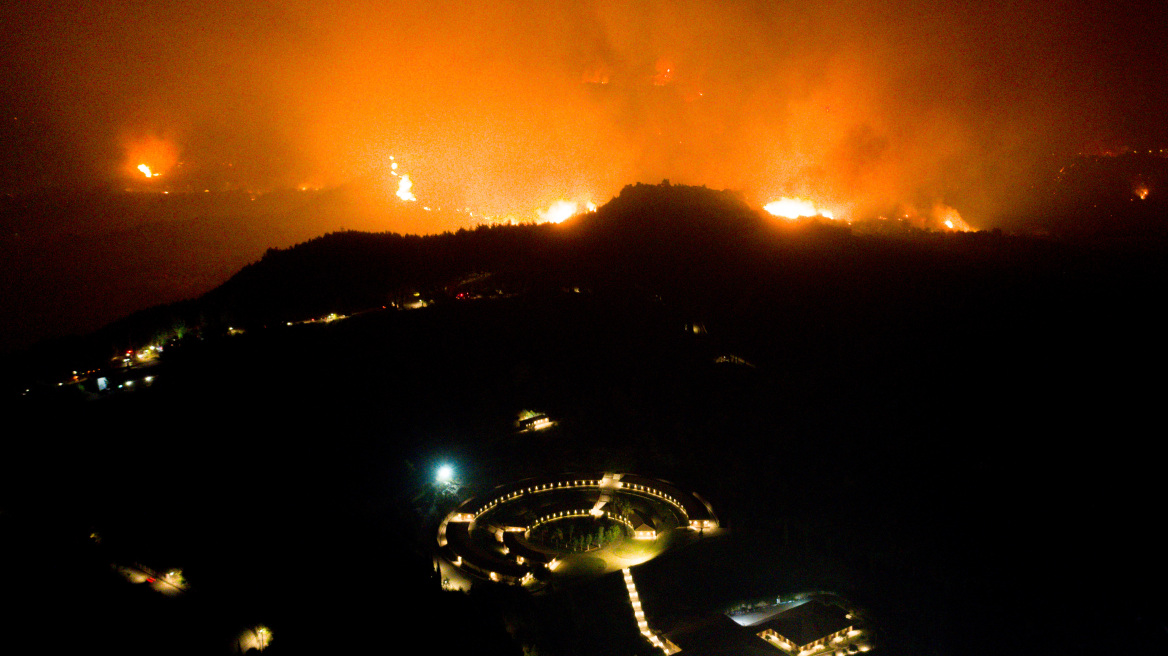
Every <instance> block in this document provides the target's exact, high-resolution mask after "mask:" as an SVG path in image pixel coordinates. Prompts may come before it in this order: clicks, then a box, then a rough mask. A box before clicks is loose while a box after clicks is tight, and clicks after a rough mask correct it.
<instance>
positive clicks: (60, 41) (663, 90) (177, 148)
mask: <svg viewBox="0 0 1168 656" xmlns="http://www.w3.org/2000/svg"><path fill="white" fill-rule="evenodd" d="M8 4H10V5H12V6H8V7H6V8H4V9H2V10H0V11H2V12H3V16H2V18H3V24H4V25H6V26H9V27H8V28H7V29H6V30H4V34H3V35H0V39H2V41H0V44H2V48H3V50H2V52H3V58H2V61H3V65H4V69H3V81H4V84H3V85H0V89H2V90H0V94H2V95H0V101H2V105H3V107H4V109H5V110H6V112H7V113H6V115H5V116H4V121H3V122H0V125H3V127H0V137H3V138H2V139H0V143H3V144H4V146H3V147H2V148H3V152H2V153H0V156H2V157H3V159H2V161H0V164H3V167H2V170H3V173H2V174H0V176H2V177H0V183H2V184H3V186H4V188H5V189H8V190H20V189H24V188H29V187H37V186H68V185H71V184H88V183H92V182H94V181H102V180H110V179H114V180H117V179H120V178H123V177H124V178H127V179H129V178H134V177H137V178H139V180H138V183H139V184H144V183H146V182H149V183H151V184H155V185H163V184H166V185H172V186H174V188H189V189H193V190H202V189H204V188H207V189H212V190H218V189H227V188H236V189H249V190H259V191H262V190H266V189H274V188H280V187H299V186H307V187H309V188H329V187H332V186H335V185H339V184H343V183H348V182H352V181H354V180H371V179H372V180H380V179H382V178H388V177H389V176H388V175H387V173H388V171H389V167H388V164H387V163H388V162H389V159H388V158H389V156H390V155H394V156H396V160H395V161H396V162H400V163H401V165H402V168H403V170H404V171H405V172H408V174H409V175H410V179H411V181H412V183H413V188H412V192H413V193H414V194H415V195H416V196H417V198H418V199H419V202H420V203H423V204H428V205H432V206H435V207H438V206H443V205H445V206H448V207H455V206H457V207H472V208H474V209H475V210H476V211H477V212H485V213H499V214H505V213H512V212H517V211H522V212H526V213H527V214H528V215H532V214H534V212H535V210H536V209H537V208H545V209H546V208H549V207H551V206H552V204H553V203H555V202H557V201H560V200H569V201H573V202H579V203H583V202H586V201H589V200H591V201H597V202H603V201H604V200H606V199H607V198H609V197H611V196H613V195H615V194H616V193H618V192H619V190H620V188H621V187H622V186H624V185H625V184H629V183H632V182H636V181H649V182H656V181H660V180H661V179H664V178H669V179H671V180H673V181H674V182H681V183H687V184H705V185H708V186H710V187H715V188H731V189H737V190H741V191H744V192H745V193H746V194H747V195H748V197H750V198H752V199H753V200H755V201H757V202H758V204H759V205H760V206H761V205H762V204H765V203H767V202H771V201H774V200H777V199H779V198H780V197H783V196H788V197H799V198H808V199H812V200H813V201H814V202H815V203H816V204H817V205H820V204H822V205H825V206H828V207H831V208H832V211H833V212H835V213H836V214H842V215H852V216H858V215H868V214H870V215H873V216H874V215H876V214H878V213H881V212H885V211H887V210H888V209H889V208H891V207H895V206H899V205H904V204H909V205H915V206H918V207H929V206H933V205H934V204H937V203H944V204H946V205H947V206H952V207H955V208H958V209H959V210H960V212H961V214H962V215H963V216H966V217H973V219H976V220H977V222H978V223H980V224H982V225H985V224H988V223H992V222H994V221H996V220H999V219H1001V218H1002V217H1003V216H1006V215H1007V214H1009V212H1010V211H1014V210H1016V209H1017V208H1018V207H1019V205H1020V204H1025V203H1026V202H1027V191H1026V189H1027V186H1026V184H1025V180H1026V176H1028V175H1030V172H1031V170H1032V169H1033V167H1034V165H1035V159H1036V158H1037V157H1042V156H1047V155H1049V154H1050V153H1051V152H1058V153H1068V152H1075V151H1076V150H1078V149H1081V148H1082V147H1083V144H1086V143H1097V142H1104V141H1106V142H1116V143H1126V142H1129V141H1139V140H1144V141H1154V140H1160V141H1161V142H1168V138H1166V137H1168V133H1166V132H1165V131H1166V130H1168V128H1166V127H1165V122H1164V121H1163V120H1162V108H1163V107H1164V106H1166V105H1168V102H1165V101H1168V91H1165V89H1164V85H1162V84H1161V81H1162V80H1163V79H1165V75H1164V74H1165V72H1168V71H1166V69H1168V64H1166V63H1165V58H1164V57H1163V56H1162V50H1161V48H1162V46H1161V45H1160V44H1161V43H1163V39H1162V37H1163V34H1162V32H1163V31H1164V30H1165V27H1164V25H1166V24H1168V21H1165V20H1164V19H1165V18H1166V17H1165V15H1164V14H1165V10H1164V9H1157V8H1149V7H1148V6H1145V5H1137V4H1134V3H1133V4H1126V5H1125V4H1122V3H1120V4H1116V3H1107V4H1106V6H1103V5H1102V4H1100V3H1088V2H1069V1H1055V2H1043V3H1012V4H1010V5H1008V6H1006V5H1002V6H987V5H986V4H985V3H982V2H973V1H972V0H969V1H961V2H956V1H954V2H939V1H936V2H930V1H927V0H896V1H893V2H891V3H890V2H885V1H880V2H876V1H875V0H861V1H860V2H855V1H854V0H847V1H843V0H828V1H826V2H822V1H817V2H790V3H773V2H762V1H749V0H748V1H744V2H740V3H725V2H715V1H713V0H692V1H688V2H672V1H665V0H646V1H644V2H637V3H612V2H601V1H596V0H594V1H585V2H567V1H564V0H551V1H541V2H535V1H525V2H499V1H494V2H480V1H477V0H472V1H469V2H461V1H460V2H449V1H445V2H444V1H438V2H424V3H419V2H374V1H372V0H356V1H354V2H345V3H320V2H308V1H307V0H291V1H288V2H281V3H271V2H255V1H231V2H229V1H227V0H199V1H194V0H169V1H160V2H151V3H93V2H81V1H79V0H74V1H65V2H47V1H45V0H31V1H29V2H24V3H8ZM138 165H146V166H148V167H150V168H151V170H152V171H154V172H156V173H159V174H160V175H159V177H158V178H157V179H150V180H148V181H147V180H146V179H145V178H144V176H142V175H141V174H139V173H137V167H138ZM398 184H399V182H398V181H397V180H394V181H393V189H396V188H397V185H398ZM391 192H392V190H391ZM971 220H972V219H971ZM388 227H390V228H392V226H388Z"/></svg>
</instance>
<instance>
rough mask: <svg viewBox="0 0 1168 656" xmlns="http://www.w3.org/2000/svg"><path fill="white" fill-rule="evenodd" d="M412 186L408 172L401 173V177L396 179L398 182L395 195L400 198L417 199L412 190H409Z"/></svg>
mask: <svg viewBox="0 0 1168 656" xmlns="http://www.w3.org/2000/svg"><path fill="white" fill-rule="evenodd" d="M413 186H414V183H413V182H411V181H410V176H409V175H408V174H407V175H403V176H402V177H401V180H400V181H398V183H397V197H398V198H400V199H402V200H413V201H416V200H418V199H417V198H415V197H414V194H413V193H412V192H410V189H411V188H412V187H413Z"/></svg>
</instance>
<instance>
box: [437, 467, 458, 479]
mask: <svg viewBox="0 0 1168 656" xmlns="http://www.w3.org/2000/svg"><path fill="white" fill-rule="evenodd" d="M453 478H454V468H453V467H451V466H450V465H442V466H441V467H439V468H438V482H439V483H449V482H450V481H451V479H453Z"/></svg>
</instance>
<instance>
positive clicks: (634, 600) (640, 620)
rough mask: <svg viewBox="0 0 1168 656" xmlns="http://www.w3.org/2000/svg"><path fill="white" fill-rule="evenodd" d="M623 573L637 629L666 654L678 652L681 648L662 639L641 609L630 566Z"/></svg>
mask: <svg viewBox="0 0 1168 656" xmlns="http://www.w3.org/2000/svg"><path fill="white" fill-rule="evenodd" d="M621 573H622V574H624V575H625V589H627V590H628V591H629V603H631V604H632V605H633V616H634V617H636V618H637V629H638V630H640V632H641V635H643V636H645V637H646V638H648V639H649V642H651V643H653V646H654V647H657V648H658V649H660V650H661V651H663V652H665V654H666V656H668V655H669V654H676V653H677V652H679V651H681V649H680V648H679V647H678V646H677V645H675V644H673V643H672V642H669V641H668V640H665V641H662V640H661V637H660V636H658V635H657V633H656V632H655V631H653V630H652V629H650V628H649V622H648V620H646V619H645V611H644V610H642V609H641V597H640V595H638V594H637V586H636V585H635V584H634V583H633V573H632V571H630V570H629V568H627V567H626V568H624V569H622V570H621Z"/></svg>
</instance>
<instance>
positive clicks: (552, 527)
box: [438, 472, 718, 585]
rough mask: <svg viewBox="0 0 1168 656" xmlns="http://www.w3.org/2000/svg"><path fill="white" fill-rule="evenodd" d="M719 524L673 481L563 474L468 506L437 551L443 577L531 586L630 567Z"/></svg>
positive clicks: (446, 529) (441, 535)
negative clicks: (557, 578)
mask: <svg viewBox="0 0 1168 656" xmlns="http://www.w3.org/2000/svg"><path fill="white" fill-rule="evenodd" d="M717 528H718V519H717V517H716V516H715V514H714V512H713V509H712V508H711V507H710V505H709V504H708V503H706V502H705V501H704V500H703V499H701V498H700V497H699V496H697V495H696V494H694V493H691V492H685V491H683V490H681V489H679V488H677V487H676V486H674V485H673V484H671V483H668V482H666V481H662V480H658V479H654V478H648V477H645V476H637V475H635V474H619V473H597V472H591V473H584V474H561V475H558V476H546V477H540V478H532V479H526V480H522V481H518V482H516V483H512V484H510V485H503V486H500V487H497V488H495V489H494V490H492V491H491V493H490V494H489V495H487V496H486V497H481V498H470V499H468V500H466V501H465V502H463V503H462V504H461V505H459V507H458V508H456V509H454V511H452V512H451V513H450V514H449V515H447V516H446V518H445V519H444V520H443V521H442V523H441V525H440V526H439V527H438V548H439V558H440V561H441V562H440V566H442V567H443V574H444V580H446V579H448V578H449V576H448V575H451V576H456V577H458V578H461V579H463V580H466V581H468V582H469V581H471V580H474V579H486V580H491V581H498V582H504V583H511V584H519V585H527V584H535V583H537V582H539V581H546V580H548V579H550V578H551V577H553V576H555V577H561V576H563V577H572V576H589V575H595V574H601V573H604V572H609V571H615V570H618V569H624V568H627V567H631V566H633V565H636V564H638V563H642V562H645V561H647V560H649V559H651V558H653V557H654V556H656V555H657V554H659V553H661V552H662V551H664V550H666V549H668V548H669V547H671V546H673V545H675V544H678V543H680V542H685V541H687V540H689V539H692V538H693V537H694V536H695V535H700V534H702V533H704V532H705V531H707V530H715V529H717Z"/></svg>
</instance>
